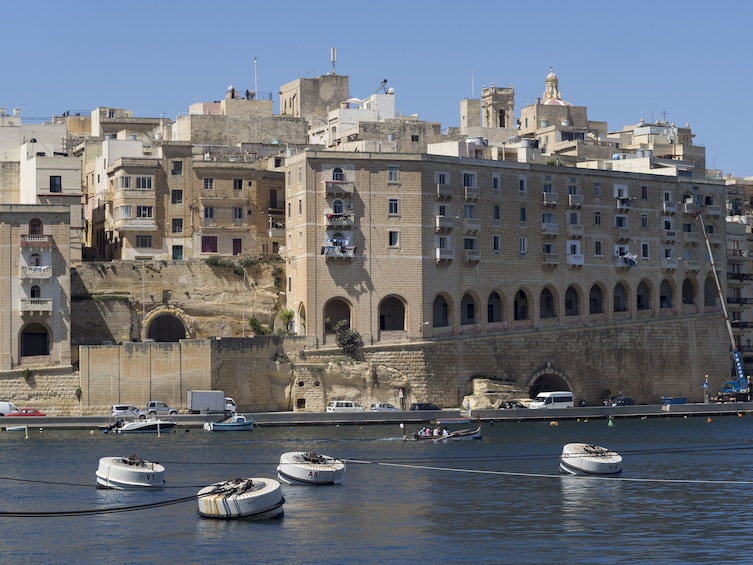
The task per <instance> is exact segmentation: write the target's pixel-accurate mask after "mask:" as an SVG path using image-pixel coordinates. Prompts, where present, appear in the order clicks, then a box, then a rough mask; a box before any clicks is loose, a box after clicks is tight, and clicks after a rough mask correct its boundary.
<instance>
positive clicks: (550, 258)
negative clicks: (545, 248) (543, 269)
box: [544, 253, 560, 265]
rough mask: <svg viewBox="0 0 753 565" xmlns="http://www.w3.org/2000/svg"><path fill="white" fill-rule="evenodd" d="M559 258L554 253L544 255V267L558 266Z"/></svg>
mask: <svg viewBox="0 0 753 565" xmlns="http://www.w3.org/2000/svg"><path fill="white" fill-rule="evenodd" d="M559 264H560V258H559V256H558V255H557V254H556V253H544V265H559Z"/></svg>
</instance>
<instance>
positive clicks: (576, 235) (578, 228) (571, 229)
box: [567, 224, 583, 239]
mask: <svg viewBox="0 0 753 565" xmlns="http://www.w3.org/2000/svg"><path fill="white" fill-rule="evenodd" d="M567 235H568V237H571V238H573V239H580V238H581V237H583V226H582V225H581V224H568V225H567Z"/></svg>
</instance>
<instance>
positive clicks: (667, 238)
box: [664, 230, 677, 243]
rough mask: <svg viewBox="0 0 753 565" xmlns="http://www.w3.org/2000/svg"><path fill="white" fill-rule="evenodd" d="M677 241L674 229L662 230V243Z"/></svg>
mask: <svg viewBox="0 0 753 565" xmlns="http://www.w3.org/2000/svg"><path fill="white" fill-rule="evenodd" d="M675 241H677V232H676V231H675V230H664V243H674V242H675Z"/></svg>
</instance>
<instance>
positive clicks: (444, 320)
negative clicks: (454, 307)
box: [431, 294, 450, 328]
mask: <svg viewBox="0 0 753 565" xmlns="http://www.w3.org/2000/svg"><path fill="white" fill-rule="evenodd" d="M431 313H432V327H435V328H446V327H448V326H449V325H450V304H449V302H447V299H446V298H445V297H444V296H442V295H441V294H440V295H439V296H437V297H436V298H435V299H434V304H433V305H432V308H431Z"/></svg>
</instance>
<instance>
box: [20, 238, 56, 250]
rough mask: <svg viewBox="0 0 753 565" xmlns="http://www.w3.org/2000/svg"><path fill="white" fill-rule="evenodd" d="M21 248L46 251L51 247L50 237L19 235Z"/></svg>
mask: <svg viewBox="0 0 753 565" xmlns="http://www.w3.org/2000/svg"><path fill="white" fill-rule="evenodd" d="M21 247H30V248H33V249H47V248H50V247H52V236H51V235H43V234H34V235H32V234H21Z"/></svg>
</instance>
